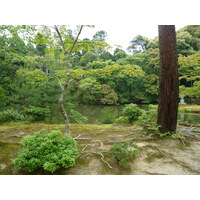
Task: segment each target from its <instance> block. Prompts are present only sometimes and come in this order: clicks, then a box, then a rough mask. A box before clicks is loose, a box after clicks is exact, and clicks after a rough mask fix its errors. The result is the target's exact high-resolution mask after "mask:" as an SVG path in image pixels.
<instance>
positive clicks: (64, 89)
mask: <svg viewBox="0 0 200 200" xmlns="http://www.w3.org/2000/svg"><path fill="white" fill-rule="evenodd" d="M54 28H55V30H56V32H57V34H58V37H59V39H60V42H61V46H62V48H63V51H64V53H65V56H66V68H65V69H66V76H65V78H66V79H65V83H64V85H62V84H61V83H60V80H59V79H58V81H59V84H60V88H61V89H62V92H61V94H60V98H59V100H58V104H59V106H60V111H61V114H62V116H63V119H64V121H65V133H66V134H67V135H70V126H69V118H68V115H67V112H66V110H65V107H64V100H65V96H66V93H67V88H68V85H69V83H70V77H71V74H70V68H71V64H70V59H71V55H72V51H73V49H74V47H75V45H76V43H77V41H78V38H79V36H80V34H81V31H82V29H83V25H81V27H80V29H79V32H78V35H77V37H76V38H75V40H74V42H73V44H72V46H71V48H70V50H69V51H67V49H66V47H65V42H64V40H63V38H62V35H61V33H60V31H59V29H58V27H57V26H56V25H55V26H54Z"/></svg>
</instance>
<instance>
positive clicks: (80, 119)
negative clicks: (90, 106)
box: [68, 109, 88, 124]
mask: <svg viewBox="0 0 200 200" xmlns="http://www.w3.org/2000/svg"><path fill="white" fill-rule="evenodd" d="M68 114H69V121H70V123H80V124H82V123H85V122H86V121H87V120H88V118H87V117H85V116H83V115H82V114H81V113H79V112H78V111H75V110H74V109H70V110H69V111H68Z"/></svg>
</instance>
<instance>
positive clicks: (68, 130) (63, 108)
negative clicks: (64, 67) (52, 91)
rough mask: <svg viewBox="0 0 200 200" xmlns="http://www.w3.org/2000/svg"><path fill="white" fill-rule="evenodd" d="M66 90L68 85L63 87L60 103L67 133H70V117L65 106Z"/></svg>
mask: <svg viewBox="0 0 200 200" xmlns="http://www.w3.org/2000/svg"><path fill="white" fill-rule="evenodd" d="M66 90H67V85H65V86H64V87H62V93H61V95H60V98H59V100H58V103H59V106H60V111H61V114H62V116H63V119H64V122H65V133H66V134H67V135H70V127H69V118H68V115H67V112H66V111H65V107H64V99H65V95H66Z"/></svg>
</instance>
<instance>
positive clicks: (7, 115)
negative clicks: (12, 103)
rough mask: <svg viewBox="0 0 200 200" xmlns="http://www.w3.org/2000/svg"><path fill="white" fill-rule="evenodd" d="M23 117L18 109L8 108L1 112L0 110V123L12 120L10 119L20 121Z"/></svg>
mask: <svg viewBox="0 0 200 200" xmlns="http://www.w3.org/2000/svg"><path fill="white" fill-rule="evenodd" d="M23 119H24V116H23V115H22V114H20V113H19V112H18V111H16V110H13V109H9V110H6V111H3V112H0V123H5V122H12V121H21V120H23Z"/></svg>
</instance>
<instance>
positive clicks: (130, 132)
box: [123, 128, 143, 137]
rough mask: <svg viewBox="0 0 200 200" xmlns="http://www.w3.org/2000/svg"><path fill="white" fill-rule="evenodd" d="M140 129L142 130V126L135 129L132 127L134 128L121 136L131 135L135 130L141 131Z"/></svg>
mask: <svg viewBox="0 0 200 200" xmlns="http://www.w3.org/2000/svg"><path fill="white" fill-rule="evenodd" d="M141 130H143V129H142V128H136V129H134V130H132V131H129V133H128V134H126V135H123V137H127V136H129V135H132V134H134V133H135V132H137V131H141Z"/></svg>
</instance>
